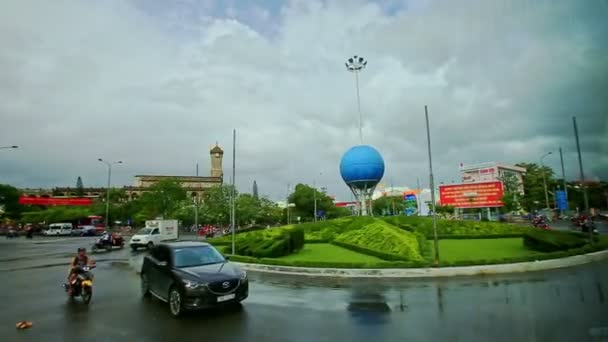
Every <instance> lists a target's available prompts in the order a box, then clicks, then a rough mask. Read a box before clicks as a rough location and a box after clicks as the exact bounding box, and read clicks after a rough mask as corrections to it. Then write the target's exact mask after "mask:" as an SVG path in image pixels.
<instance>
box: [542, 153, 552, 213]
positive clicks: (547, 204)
mask: <svg viewBox="0 0 608 342" xmlns="http://www.w3.org/2000/svg"><path fill="white" fill-rule="evenodd" d="M552 154H553V152H547V153H545V154H543V156H542V157H540V171H541V172H542V174H543V187H544V188H545V205H546V208H547V209H549V193H548V192H547V176H546V175H545V166H544V165H543V159H545V157H548V156H550V155H552Z"/></svg>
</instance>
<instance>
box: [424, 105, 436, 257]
mask: <svg viewBox="0 0 608 342" xmlns="http://www.w3.org/2000/svg"><path fill="white" fill-rule="evenodd" d="M424 118H425V120H426V139H427V144H428V149H429V183H430V186H431V204H432V206H433V246H434V247H435V265H439V241H438V237H437V213H436V210H435V209H436V202H435V178H434V176H433V156H432V154H431V129H430V127H429V111H428V109H427V106H426V105H425V106H424Z"/></svg>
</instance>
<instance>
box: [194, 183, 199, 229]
mask: <svg viewBox="0 0 608 342" xmlns="http://www.w3.org/2000/svg"><path fill="white" fill-rule="evenodd" d="M194 229H196V232H197V233H198V193H196V195H195V196H194Z"/></svg>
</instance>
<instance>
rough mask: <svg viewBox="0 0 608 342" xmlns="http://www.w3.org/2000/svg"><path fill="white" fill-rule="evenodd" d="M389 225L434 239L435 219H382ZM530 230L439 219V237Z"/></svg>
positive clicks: (403, 217)
mask: <svg viewBox="0 0 608 342" xmlns="http://www.w3.org/2000/svg"><path fill="white" fill-rule="evenodd" d="M380 220H383V221H385V222H387V223H390V224H392V225H395V226H397V227H399V228H401V229H403V230H407V231H410V232H419V233H422V234H424V235H425V236H426V237H427V238H433V219H432V218H429V217H419V216H389V217H381V218H380ZM529 230H530V228H529V227H527V226H523V225H517V224H509V223H500V222H477V221H462V220H444V219H437V234H438V235H442V236H445V235H468V236H473V235H497V234H498V235H504V234H524V233H526V232H527V231H529Z"/></svg>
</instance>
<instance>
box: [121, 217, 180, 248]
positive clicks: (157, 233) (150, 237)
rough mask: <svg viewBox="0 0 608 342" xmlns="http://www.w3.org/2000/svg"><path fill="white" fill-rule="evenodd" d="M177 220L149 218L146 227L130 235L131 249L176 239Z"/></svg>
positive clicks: (149, 246)
mask: <svg viewBox="0 0 608 342" xmlns="http://www.w3.org/2000/svg"><path fill="white" fill-rule="evenodd" d="M177 237H178V231H177V220H149V221H146V227H145V228H142V229H141V230H140V231H139V232H137V233H136V234H135V235H133V236H132V237H131V241H130V242H129V245H130V246H131V249H132V250H136V249H137V248H139V247H146V248H148V249H149V248H151V247H153V246H154V245H156V244H159V243H161V242H163V241H171V240H177Z"/></svg>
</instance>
